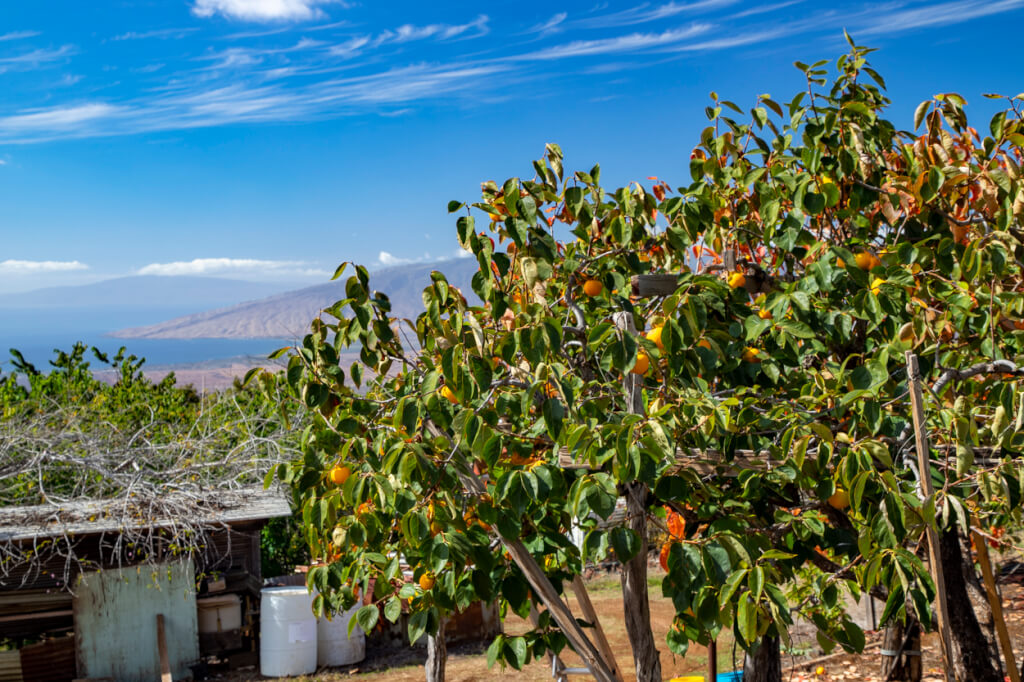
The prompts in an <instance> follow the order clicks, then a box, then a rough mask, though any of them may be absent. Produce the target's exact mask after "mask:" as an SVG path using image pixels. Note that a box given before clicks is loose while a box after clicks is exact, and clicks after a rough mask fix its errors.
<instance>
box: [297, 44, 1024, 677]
mask: <svg viewBox="0 0 1024 682" xmlns="http://www.w3.org/2000/svg"><path fill="white" fill-rule="evenodd" d="M850 44H851V50H850V52H849V53H848V54H846V55H843V56H842V57H840V58H839V59H838V61H837V62H836V64H835V70H834V72H831V73H832V75H831V76H830V71H829V70H828V69H827V68H826V65H825V62H819V63H816V64H813V65H804V64H799V63H798V64H797V66H798V67H799V69H800V70H801V71H802V73H803V74H804V76H805V78H806V89H804V90H801V92H799V93H798V94H797V95H796V96H795V97H793V98H792V99H790V100H789V101H788V102H785V103H783V102H782V101H779V100H776V99H773V98H771V97H769V96H768V95H760V96H758V97H756V100H755V101H754V102H753V103H752V104H753V106H751V107H750V108H749V109H748V110H744V109H743V108H741V107H740V106H738V105H736V104H734V103H732V102H730V101H726V100H722V99H719V98H718V97H717V95H715V94H714V93H712V101H711V104H710V106H708V107H707V110H706V112H707V116H708V119H709V124H708V126H707V127H706V128H705V129H704V130H703V131H702V133H701V135H700V140H699V144H698V145H697V146H696V147H695V148H694V150H693V153H692V154H691V156H690V159H689V174H690V180H689V184H687V185H684V186H680V187H677V188H676V189H672V187H671V186H670V185H669V184H668V183H667V182H664V181H661V180H658V179H654V178H652V179H651V180H652V181H653V182H652V184H648V185H646V186H645V185H643V184H640V183H632V184H630V185H629V186H626V187H621V188H619V189H616V190H614V191H607V190H605V189H603V188H602V187H601V185H600V180H601V177H600V176H601V172H600V168H599V167H597V166H595V167H594V168H593V169H592V170H591V171H590V172H576V173H573V174H566V173H565V172H564V171H563V165H562V164H563V157H562V152H561V150H560V149H559V147H558V146H556V145H548V146H547V148H546V150H545V153H544V156H543V158H541V159H539V160H537V161H535V162H534V164H533V170H534V174H533V177H532V178H531V179H529V180H526V179H520V178H511V179H509V180H507V181H505V182H504V183H501V184H498V183H494V182H485V183H483V185H482V196H481V198H480V200H479V201H477V202H475V203H472V204H469V205H466V204H463V203H462V202H458V201H454V202H451V203H450V204H449V211H450V212H452V213H458V214H460V215H459V217H458V219H457V222H456V231H457V236H458V239H459V242H460V244H461V245H462V246H463V247H464V248H465V249H466V250H468V251H469V252H471V253H472V255H473V257H475V258H476V260H477V262H478V263H479V271H478V272H477V273H476V275H475V276H474V278H473V291H472V292H463V291H459V290H457V289H456V288H455V287H453V286H451V285H449V284H448V282H447V281H446V279H445V277H444V275H443V274H442V273H441V272H434V273H433V274H432V281H431V282H430V283H429V286H427V287H426V288H425V289H424V292H423V304H424V309H425V310H424V312H423V313H422V314H421V315H420V316H419V317H418V318H417V319H416V320H398V319H395V318H394V317H393V316H392V315H391V314H390V304H389V301H388V298H387V296H386V295H385V294H384V293H381V292H376V291H374V290H373V289H372V287H371V282H370V277H369V275H368V273H367V271H366V270H365V269H364V268H362V267H358V266H357V267H356V268H355V274H353V275H351V276H350V277H349V278H348V280H347V284H346V298H345V299H343V300H341V301H339V302H337V303H336V304H335V305H334V306H333V307H331V308H329V309H327V310H326V311H324V314H322V315H321V316H320V317H319V318H318V319H316V320H314V322H313V326H312V330H311V333H310V334H309V335H308V336H306V337H305V339H304V341H303V343H302V345H301V346H300V347H298V348H297V349H296V350H295V352H294V353H293V354H292V356H291V358H290V361H289V370H288V377H289V380H290V381H291V382H292V383H293V384H294V385H295V386H296V387H297V388H298V389H299V390H300V392H301V395H302V397H303V400H304V401H305V403H306V405H307V406H308V408H309V409H310V410H312V411H314V412H315V413H316V416H315V420H314V424H313V426H312V427H310V428H309V429H308V430H307V431H306V433H305V435H304V451H305V456H304V458H303V459H302V460H301V461H297V462H295V463H293V465H292V466H290V467H285V466H282V467H279V469H278V473H279V475H280V476H281V477H282V478H283V479H284V480H286V481H287V482H289V483H291V484H292V485H293V486H294V488H295V490H296V495H297V497H298V499H299V501H300V502H301V503H302V506H303V511H304V519H305V526H306V528H305V530H306V533H307V539H308V542H309V544H310V547H311V550H312V552H313V554H314V556H316V557H319V558H320V559H321V562H320V565H318V566H316V567H314V568H313V569H312V570H311V571H310V574H309V578H310V583H311V585H313V586H315V587H316V588H318V589H319V594H320V596H319V597H318V598H317V601H316V608H318V609H328V610H336V609H339V608H342V607H347V606H351V605H352V604H353V603H354V601H355V596H354V595H355V593H356V592H360V593H361V594H367V593H368V592H369V593H370V594H371V595H372V602H373V604H372V605H370V606H365V607H363V608H362V609H361V610H360V611H359V612H358V618H357V620H358V622H359V623H360V624H361V625H362V626H363V627H364V628H365V629H367V630H369V629H372V628H373V627H374V626H375V625H376V623H377V620H378V613H379V612H380V613H383V615H384V616H385V617H387V618H389V619H391V620H396V619H397V618H398V617H399V615H400V614H401V613H402V612H403V611H408V612H409V636H410V639H412V640H415V639H418V638H419V637H420V636H421V635H423V634H425V633H427V634H429V633H433V632H436V631H437V628H438V625H439V623H440V622H441V621H442V619H443V618H444V616H445V614H447V613H450V612H451V611H452V610H454V609H458V608H461V607H464V606H466V605H468V604H469V603H471V602H473V601H475V600H485V601H490V600H500V602H501V604H502V607H503V608H504V609H507V610H510V611H513V612H515V613H518V614H519V615H521V616H523V617H527V616H528V615H529V614H530V611H531V606H535V605H536V604H538V603H539V602H540V601H543V600H544V599H543V598H544V590H543V589H541V588H542V587H543V585H541V584H540V583H538V582H537V581H535V580H533V579H531V578H530V577H529V576H528V575H525V574H524V568H523V567H524V566H526V565H527V564H529V563H530V561H529V558H530V557H532V560H533V561H535V562H536V563H537V564H539V565H540V566H541V567H542V569H543V572H544V574H545V575H546V578H547V580H548V581H550V586H552V587H553V589H554V591H555V592H556V593H561V592H562V590H563V588H564V586H565V585H566V584H567V581H569V580H571V578H572V577H573V576H576V575H579V574H580V573H581V572H582V570H583V566H584V564H585V563H586V562H588V561H594V560H596V559H601V558H605V557H614V558H615V559H616V560H617V561H619V562H621V563H622V564H623V584H624V592H625V594H624V610H625V612H626V622H627V628H628V630H629V636H630V641H631V644H632V646H633V651H634V666H635V669H636V675H637V679H638V680H643V681H649V680H661V679H662V677H661V669H660V662H659V658H658V652H657V650H656V649H655V641H656V638H655V635H654V634H653V633H652V632H651V626H650V619H649V617H646V614H647V608H648V606H647V605H648V595H647V587H646V585H647V581H646V556H647V553H648V547H647V538H648V535H649V533H648V530H649V526H650V525H653V526H656V527H658V526H660V527H663V528H664V529H665V530H667V531H668V532H669V536H668V537H669V542H668V543H667V544H666V545H665V546H664V547H661V548H652V549H654V550H655V551H657V550H659V549H660V555H661V559H662V562H663V566H664V567H665V569H666V575H665V577H664V580H663V582H662V590H661V592H662V595H661V596H663V597H664V598H666V599H669V600H671V602H672V604H673V606H674V608H675V612H676V617H675V620H674V623H673V626H672V627H671V629H670V630H669V631H668V632H667V633H658V634H657V638H662V637H664V638H665V639H666V640H667V644H668V647H669V648H670V650H671V651H673V652H675V653H679V654H682V653H684V652H685V651H686V650H687V648H688V646H689V644H690V643H691V642H699V643H702V644H707V643H709V642H710V641H711V640H712V639H713V638H715V637H717V636H718V634H719V632H721V631H722V630H723V629H728V630H731V632H732V633H733V635H734V636H735V638H736V640H737V641H738V642H739V643H740V644H741V645H742V646H743V648H744V649H747V650H748V651H749V652H752V654H751V656H752V657H751V658H750V661H751V664H752V666H751V671H750V675H751V677H750V679H769V678H773V677H775V678H777V673H773V672H771V671H772V670H777V669H778V664H777V659H778V647H779V642H780V641H782V642H786V641H787V640H788V628H789V626H790V625H791V624H792V622H793V619H794V618H795V617H803V618H807V619H808V620H810V621H811V622H813V623H814V624H815V625H816V626H817V628H818V639H819V641H820V642H821V644H822V645H823V646H824V647H826V648H831V647H833V646H836V645H839V646H841V647H843V648H845V649H847V650H850V651H856V650H859V649H860V648H861V647H862V646H863V644H864V634H863V632H862V631H861V629H860V628H859V627H857V626H856V625H855V624H854V623H853V621H852V620H851V619H850V618H849V616H848V615H847V614H846V612H845V607H844V604H845V603H846V601H845V599H846V596H847V595H852V596H854V597H856V596H859V595H861V594H868V593H869V594H871V595H873V596H875V597H877V598H880V599H882V600H883V601H884V602H885V607H884V611H883V613H882V621H883V622H900V621H903V620H905V619H907V618H911V619H916V620H917V621H919V622H920V623H921V624H922V625H923V626H924V627H925V628H931V627H933V626H934V623H935V620H934V617H933V613H934V611H933V608H932V606H931V603H932V600H933V598H934V596H935V590H936V586H935V584H934V582H933V580H932V578H931V576H930V574H929V571H928V569H927V567H926V565H925V563H924V562H923V560H922V557H923V556H925V553H924V551H923V542H924V531H925V529H926V528H927V527H928V526H933V527H937V528H938V529H940V531H941V537H942V556H943V558H944V563H946V564H947V565H946V566H945V568H946V584H945V586H943V589H944V590H946V592H947V593H948V594H949V597H950V599H951V600H957V601H956V603H957V604H958V608H957V609H956V610H954V613H953V615H952V618H953V626H954V627H953V630H954V638H953V639H954V641H953V645H954V655H953V659H954V661H955V662H956V665H955V674H956V677H957V678H958V679H964V680H982V679H984V680H988V679H997V676H998V675H999V671H998V667H999V666H998V664H997V663H996V662H995V661H998V656H997V655H996V656H994V654H993V652H994V648H993V645H992V644H991V641H992V640H991V636H990V632H989V631H988V630H987V621H988V615H987V614H985V613H982V612H979V611H978V610H977V609H972V608H966V607H965V605H967V604H970V603H972V602H971V600H970V599H969V598H970V597H971V594H972V590H973V589H975V586H976V585H977V583H978V579H977V576H976V574H975V572H974V564H973V560H972V559H971V558H970V555H969V551H970V550H969V548H968V545H967V542H966V539H967V538H969V537H970V530H971V529H976V530H979V531H980V532H981V533H982V534H983V536H985V537H988V538H992V539H995V538H997V537H998V535H999V529H1002V528H1012V529H1016V528H1019V526H1020V500H1021V495H1022V491H1024V488H1022V481H1024V478H1022V475H1021V474H1022V472H1021V460H1020V458H1019V451H1020V449H1021V446H1022V444H1024V437H1022V435H1021V427H1022V425H1024V424H1022V421H1024V402H1022V400H1021V397H1020V395H1019V393H1018V391H1017V386H1018V383H1019V379H1020V377H1021V376H1022V375H1024V371H1022V370H1021V368H1020V367H1018V365H1017V359H1018V357H1019V356H1020V353H1021V345H1022V343H1024V320H1022V317H1024V296H1022V294H1021V287H1022V279H1021V273H1022V270H1021V261H1022V258H1024V241H1022V237H1024V233H1022V231H1021V227H1020V221H1021V217H1022V215H1024V185H1022V182H1021V177H1020V164H1021V161H1022V158H1021V148H1022V145H1024V124H1022V122H1021V107H1022V105H1024V95H1018V96H1017V97H1013V98H1001V99H1000V98H996V101H998V102H1000V103H1001V107H1002V108H1001V109H1000V111H999V112H998V113H997V114H996V115H995V116H994V117H993V119H992V121H991V123H990V125H989V130H988V131H987V132H986V133H981V132H979V131H977V130H976V129H975V128H973V127H970V126H969V125H968V123H967V119H966V102H965V101H964V99H963V98H962V97H961V96H959V95H956V94H952V93H947V94H941V95H936V96H935V97H934V98H933V99H931V100H929V101H926V102H924V103H922V105H921V106H920V107H918V109H917V111H916V114H915V117H914V118H915V120H914V121H913V122H912V123H910V124H909V125H910V126H911V128H912V130H900V129H898V128H897V127H896V125H894V124H893V123H891V122H890V121H888V120H887V119H885V118H884V117H883V114H884V110H885V108H886V106H887V104H888V100H887V99H886V97H885V94H884V88H885V84H884V81H883V80H882V78H881V76H880V75H879V74H877V73H876V72H875V71H873V70H872V69H871V67H870V66H869V65H868V63H867V61H866V56H867V54H868V53H869V52H870V50H868V49H866V48H863V47H859V46H856V45H855V44H854V43H853V42H852V41H850ZM345 268H346V266H345V265H343V266H342V267H341V268H339V271H338V274H337V275H336V276H340V275H341V274H342V272H343V271H344V270H345ZM652 275H662V277H660V278H658V277H652ZM350 347H354V348H356V349H358V351H359V353H360V362H358V363H356V364H353V365H352V366H351V367H350V368H349V369H348V370H347V371H346V370H345V369H344V368H342V367H340V366H339V364H338V358H339V352H340V351H342V350H343V349H346V348H350ZM907 350H913V351H914V352H916V353H917V354H918V355H919V356H920V364H921V370H922V375H923V376H922V379H923V381H924V383H925V384H926V385H927V387H928V388H927V390H926V402H925V411H926V416H927V422H926V427H927V434H928V437H929V442H930V443H931V447H930V456H931V467H930V470H929V471H918V467H917V466H916V464H915V460H914V438H913V428H912V423H911V417H910V408H909V401H908V380H907V372H906V363H905V358H904V354H905V352H906V351H907ZM631 377H635V378H631ZM339 465H344V466H346V467H348V468H349V469H350V471H351V472H352V473H351V475H350V476H346V477H345V480H344V483H343V484H340V485H339V484H337V483H335V482H332V480H331V478H330V471H331V470H332V468H334V467H336V466H339ZM920 476H930V477H932V479H933V480H934V481H935V482H936V488H937V492H936V494H935V495H934V496H932V497H929V498H927V499H924V498H923V497H922V496H921V494H920V492H919V490H920V488H919V481H920V478H919V477H920ZM621 496H624V497H625V498H626V502H627V520H626V522H625V523H624V524H623V525H622V526H619V527H612V528H607V527H603V526H602V524H600V523H599V522H600V520H601V519H607V518H608V517H609V516H610V514H611V512H612V511H613V509H614V507H615V504H616V500H617V499H618V498H619V497H621ZM351 510H355V511H354V513H349V512H350V511H351ZM573 528H580V529H582V530H583V531H584V533H585V539H584V541H583V543H582V549H581V548H578V547H577V546H575V545H574V544H573V543H572V542H571V541H570V540H569V533H570V530H571V529H573ZM1010 535H1011V536H1012V533H1011V534H1010ZM516 543H519V544H518V545H517V544H516ZM520 546H521V547H524V548H525V551H526V552H527V553H528V555H529V557H523V556H522V555H520V554H517V552H518V551H519V550H518V549H516V548H517V547H520ZM503 547H504V548H505V549H504V550H502V549H501V548H503ZM403 563H404V564H407V565H408V567H409V568H410V569H411V570H412V571H413V578H414V581H413V582H411V583H409V582H406V581H405V580H404V579H403V576H402V564H403ZM425 575H426V576H430V578H429V579H428V580H426V581H421V580H420V578H421V577H422V576H425ZM545 603H546V602H545ZM378 607H379V610H378ZM549 607H550V604H549ZM557 616H558V614H557V613H553V612H551V611H549V610H543V609H542V610H541V612H540V618H539V620H538V621H537V624H536V627H535V628H533V629H532V630H530V631H529V632H528V633H526V634H524V635H522V636H516V637H509V636H499V637H498V638H497V639H496V640H495V641H494V642H493V644H492V645H491V647H490V648H489V650H488V657H489V660H490V662H492V663H493V662H495V661H501V662H502V664H508V665H511V666H513V667H516V668H519V667H521V666H522V665H524V664H525V663H527V662H528V661H529V660H531V658H533V657H537V656H540V655H542V654H544V653H545V652H558V651H560V650H561V649H562V648H563V647H564V646H565V645H566V642H567V636H569V634H570V633H568V632H566V631H565V630H564V628H560V627H558V626H557V624H556V622H555V621H556V620H557ZM570 639H571V637H570ZM759 661H760V662H761V663H763V665H761V664H757V665H755V663H757V662H759ZM758 665H760V668H758ZM759 671H760V672H759ZM434 674H435V675H436V674H437V672H436V671H435V673H434ZM441 674H442V675H443V672H442V673H441Z"/></svg>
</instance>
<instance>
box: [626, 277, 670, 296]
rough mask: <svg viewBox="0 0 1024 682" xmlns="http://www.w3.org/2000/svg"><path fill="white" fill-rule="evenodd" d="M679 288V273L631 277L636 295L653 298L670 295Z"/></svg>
mask: <svg viewBox="0 0 1024 682" xmlns="http://www.w3.org/2000/svg"><path fill="white" fill-rule="evenodd" d="M678 288H679V275H673V274H667V275H665V274H662V275H634V276H633V277H632V279H630V289H631V291H632V293H633V295H634V296H638V297H640V298H653V297H655V296H669V295H670V294H674V293H675V292H676V289H678Z"/></svg>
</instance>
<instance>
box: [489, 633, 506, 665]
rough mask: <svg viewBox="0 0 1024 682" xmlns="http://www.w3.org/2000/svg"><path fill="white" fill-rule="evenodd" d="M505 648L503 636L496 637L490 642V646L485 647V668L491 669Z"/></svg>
mask: <svg viewBox="0 0 1024 682" xmlns="http://www.w3.org/2000/svg"><path fill="white" fill-rule="evenodd" d="M504 647H505V635H498V636H497V637H495V638H494V641H493V642H491V645H490V646H489V647H487V667H488V668H493V667H494V663H495V662H496V661H497V660H498V657H499V656H501V650H502V649H503V648H504Z"/></svg>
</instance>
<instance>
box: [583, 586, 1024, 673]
mask: <svg viewBox="0 0 1024 682" xmlns="http://www.w3.org/2000/svg"><path fill="white" fill-rule="evenodd" d="M571 587H572V591H573V594H575V595H576V600H577V601H578V602H579V603H580V611H582V612H583V617H584V618H586V619H587V622H588V623H590V624H591V625H593V626H594V639H595V640H596V642H595V643H596V644H597V648H598V649H599V650H600V652H601V654H602V655H603V656H604V660H606V661H608V664H609V665H611V667H612V672H613V673H614V674H615V679H617V680H618V681H619V682H623V679H622V668H620V667H619V662H618V661H616V660H615V653H614V652H613V651H612V647H611V645H610V644H609V643H608V638H607V637H606V636H605V634H604V628H603V627H601V621H600V620H598V618H597V611H596V610H595V609H594V604H593V603H592V602H591V601H590V595H589V594H588V593H587V587H586V585H584V584H583V578H581V577H579V576H578V575H577V576H574V577H573V579H572V584H571ZM1014 682H1018V681H1017V680H1014Z"/></svg>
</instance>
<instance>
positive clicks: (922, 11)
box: [856, 0, 1024, 36]
mask: <svg viewBox="0 0 1024 682" xmlns="http://www.w3.org/2000/svg"><path fill="white" fill-rule="evenodd" d="M1022 7H1024V0H998V1H996V2H992V1H991V0H957V1H955V2H944V3H943V2H939V3H925V4H923V5H921V6H919V7H908V8H906V9H902V8H899V9H896V10H895V11H879V12H872V13H871V20H870V21H869V23H867V24H866V25H863V26H860V27H858V28H857V33H856V34H857V35H858V36H871V35H882V34H886V33H899V32H901V31H909V30H911V29H915V28H923V27H926V26H946V25H949V24H960V23H963V22H965V21H970V20H971V19H977V18H979V17H986V16H990V15H993V14H1002V13H1004V12H1009V11H1012V10H1015V9H1021V8H1022Z"/></svg>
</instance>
